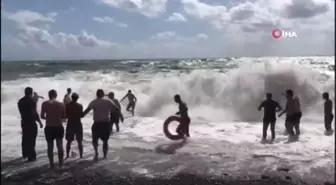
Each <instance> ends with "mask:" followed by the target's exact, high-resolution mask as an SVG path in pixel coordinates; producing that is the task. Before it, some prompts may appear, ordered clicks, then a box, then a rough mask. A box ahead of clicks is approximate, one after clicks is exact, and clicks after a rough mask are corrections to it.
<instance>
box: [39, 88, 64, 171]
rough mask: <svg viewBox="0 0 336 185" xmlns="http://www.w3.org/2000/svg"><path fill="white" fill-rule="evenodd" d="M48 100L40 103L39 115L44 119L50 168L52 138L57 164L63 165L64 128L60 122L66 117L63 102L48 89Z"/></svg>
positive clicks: (52, 166)
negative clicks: (56, 151)
mask: <svg viewBox="0 0 336 185" xmlns="http://www.w3.org/2000/svg"><path fill="white" fill-rule="evenodd" d="M48 96H49V100H47V101H45V102H43V103H42V108H41V117H42V119H45V120H46V127H45V128H44V134H45V138H46V140H47V144H48V158H49V164H50V168H51V169H53V168H54V154H53V153H54V140H56V146H57V150H58V161H59V166H60V167H61V166H62V165H63V156H64V153H63V137H64V128H63V125H62V122H63V121H64V119H65V118H66V115H65V107H64V104H63V103H61V102H59V101H57V100H56V98H57V92H56V91H55V90H50V91H49V93H48Z"/></svg>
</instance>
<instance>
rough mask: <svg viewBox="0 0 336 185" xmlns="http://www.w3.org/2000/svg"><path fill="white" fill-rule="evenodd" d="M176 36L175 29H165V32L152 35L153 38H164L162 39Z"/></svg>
mask: <svg viewBox="0 0 336 185" xmlns="http://www.w3.org/2000/svg"><path fill="white" fill-rule="evenodd" d="M175 36H176V33H175V32H173V31H164V32H160V33H157V34H155V35H154V36H152V39H158V40H162V39H169V38H172V37H175Z"/></svg>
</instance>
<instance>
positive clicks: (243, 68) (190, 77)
mask: <svg viewBox="0 0 336 185" xmlns="http://www.w3.org/2000/svg"><path fill="white" fill-rule="evenodd" d="M242 61H245V62H244V63H243V62H242ZM298 61H302V60H298ZM305 61H308V60H305ZM186 62H188V61H180V62H179V64H181V65H185V63H186ZM202 62H204V61H193V62H192V63H202ZM155 65H157V64H155ZM170 65H171V66H173V65H172V64H170ZM189 65H193V64H189ZM320 68H323V65H322V64H321V66H320ZM129 70H133V72H131V73H130V72H129V71H127V72H125V71H115V70H109V69H104V70H101V69H100V70H98V71H92V72H88V71H87V70H82V71H77V72H74V71H70V70H69V71H66V72H62V73H59V74H55V75H54V76H52V77H43V78H41V77H35V78H26V79H19V80H15V81H5V82H3V87H4V88H6V91H5V92H6V94H11V99H9V100H8V101H12V100H13V97H15V98H19V97H20V96H21V95H22V92H23V88H24V87H25V86H28V85H29V86H32V87H33V88H34V89H36V91H37V92H39V94H43V95H44V96H46V93H47V92H48V90H49V89H51V88H54V89H56V90H57V91H58V92H63V91H65V88H66V87H71V88H72V89H73V90H74V91H76V92H78V93H79V94H80V95H81V99H82V101H84V102H85V103H88V102H89V101H90V99H92V98H94V96H95V91H96V89H98V88H103V89H105V91H115V93H116V95H117V97H119V98H120V97H121V96H123V95H124V93H125V92H126V91H127V90H128V89H132V90H133V91H134V92H135V93H136V95H137V97H138V99H139V101H138V104H137V114H138V115H139V116H143V117H165V116H167V113H169V112H174V109H175V105H174V102H173V100H172V97H173V95H174V94H181V96H182V98H183V100H184V101H186V103H187V104H188V105H189V108H190V109H191V114H197V115H198V117H199V118H202V119H205V120H213V121H216V120H231V121H232V120H235V121H249V122H251V121H258V120H260V117H261V113H260V112H258V111H257V110H256V109H257V107H258V105H259V103H260V102H261V101H262V100H263V99H264V98H265V93H266V92H271V93H273V97H274V99H275V100H277V101H280V102H281V103H282V105H284V97H283V96H282V93H283V92H284V91H285V90H286V89H293V90H294V92H296V93H297V95H298V96H299V97H300V99H301V102H302V107H303V111H304V114H305V113H306V112H309V111H314V112H316V111H317V112H320V111H321V110H322V109H321V105H320V104H321V93H322V92H324V91H328V92H330V93H331V98H334V83H335V82H334V79H333V78H331V77H332V76H330V74H328V73H322V72H321V69H320V70H317V69H314V68H312V67H309V65H306V66H305V65H302V64H293V63H290V60H289V59H282V60H278V59H277V60H275V61H274V60H266V59H260V61H259V62H257V63H256V62H253V61H252V62H251V60H250V61H248V60H247V59H245V60H240V63H239V65H238V64H237V67H236V68H234V67H232V68H224V69H221V70H217V71H216V70H214V69H197V70H195V69H194V70H187V71H181V70H168V71H167V72H162V70H161V72H152V73H150V72H148V71H141V70H136V69H135V68H131V69H129ZM14 84H15V87H14ZM18 84H20V85H18ZM37 84H38V85H37ZM5 97H6V96H5ZM3 101H7V99H6V100H2V102H3Z"/></svg>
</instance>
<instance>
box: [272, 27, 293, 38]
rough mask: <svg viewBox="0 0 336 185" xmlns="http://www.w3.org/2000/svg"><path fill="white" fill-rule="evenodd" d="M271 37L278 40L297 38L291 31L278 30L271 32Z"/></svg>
mask: <svg viewBox="0 0 336 185" xmlns="http://www.w3.org/2000/svg"><path fill="white" fill-rule="evenodd" d="M272 36H273V38H275V39H280V38H293V37H295V38H297V35H296V33H295V32H293V31H285V30H280V29H275V30H273V31H272Z"/></svg>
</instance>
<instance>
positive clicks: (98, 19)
mask: <svg viewBox="0 0 336 185" xmlns="http://www.w3.org/2000/svg"><path fill="white" fill-rule="evenodd" d="M92 20H94V21H96V22H100V23H113V22H114V20H113V19H112V18H111V17H108V16H105V17H93V18H92Z"/></svg>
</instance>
